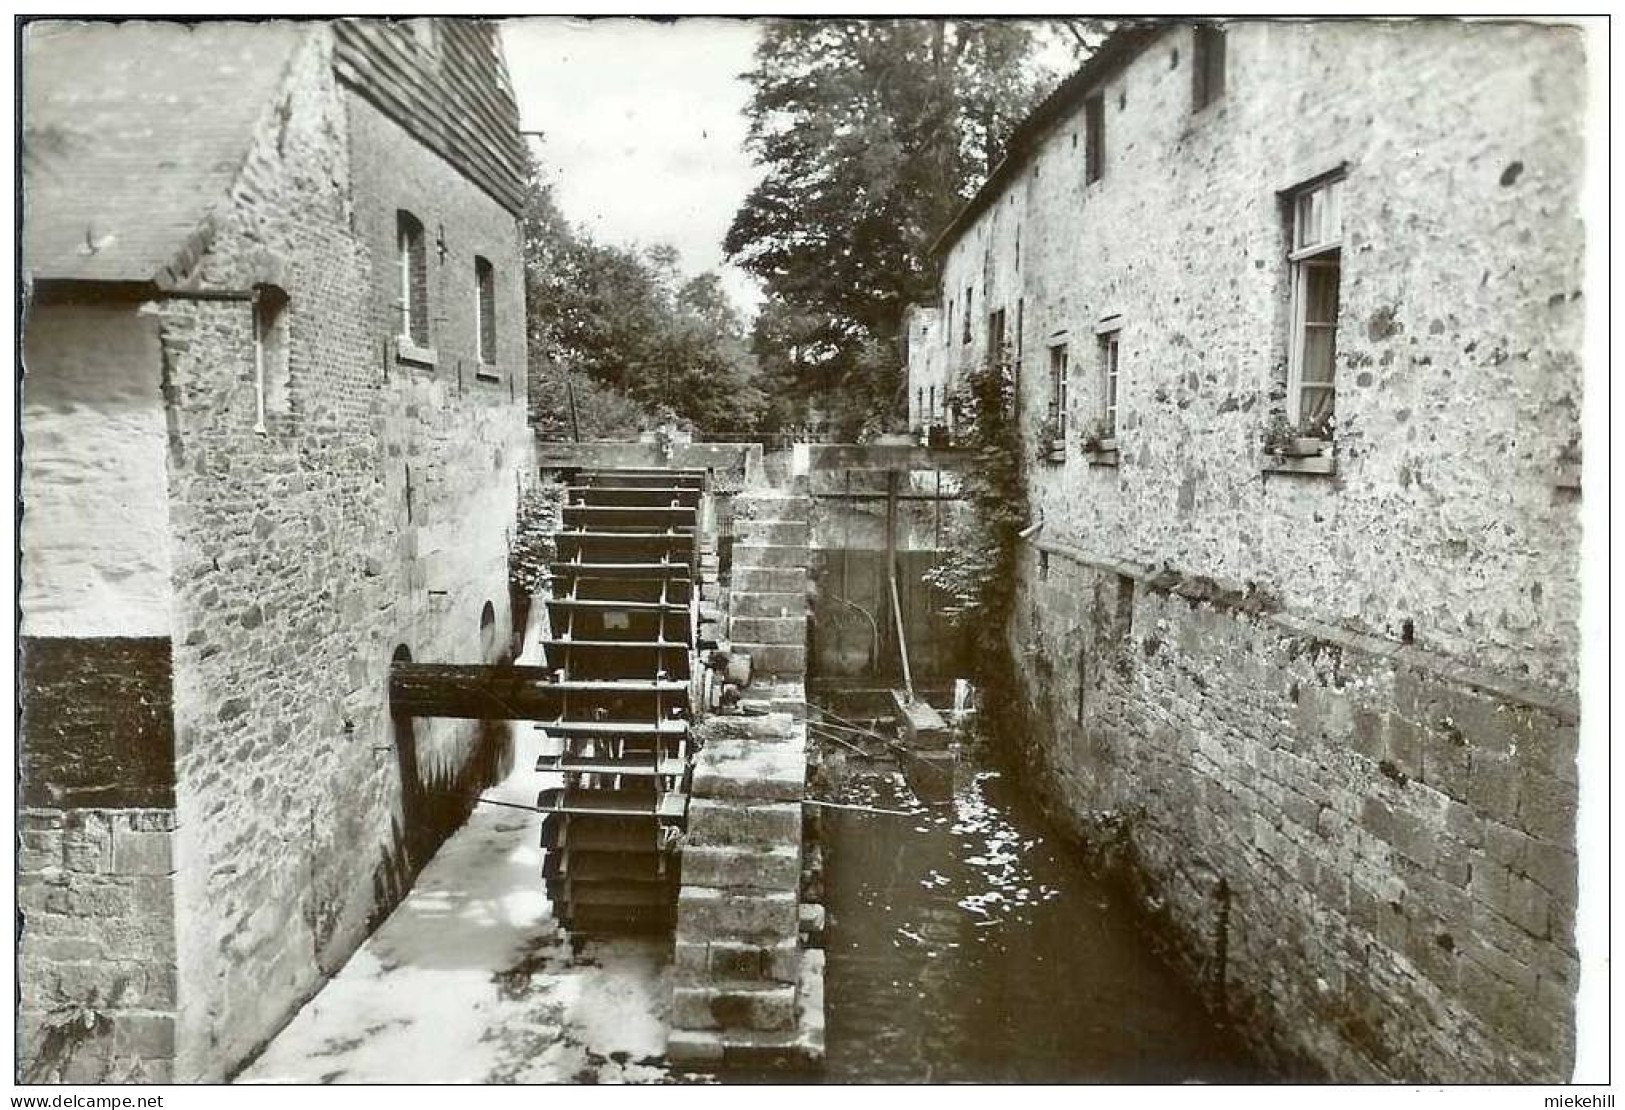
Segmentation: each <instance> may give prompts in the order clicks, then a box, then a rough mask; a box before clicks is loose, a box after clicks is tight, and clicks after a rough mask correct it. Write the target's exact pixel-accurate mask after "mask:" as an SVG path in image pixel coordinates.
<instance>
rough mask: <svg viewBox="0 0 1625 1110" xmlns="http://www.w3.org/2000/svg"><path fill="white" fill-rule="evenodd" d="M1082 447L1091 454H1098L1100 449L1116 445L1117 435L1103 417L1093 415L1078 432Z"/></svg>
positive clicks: (1112, 448)
mask: <svg viewBox="0 0 1625 1110" xmlns="http://www.w3.org/2000/svg"><path fill="white" fill-rule="evenodd" d="M1079 437H1080V441H1081V442H1082V444H1083V449H1084V450H1085V451H1087V452H1089V453H1090V454H1091V455H1098V454H1100V453H1101V452H1102V451H1111V450H1114V449H1115V448H1116V446H1117V437H1116V435H1115V434H1114V432H1113V429H1112V428H1111V426H1110V425H1108V424H1107V423H1106V421H1105V419H1104V418H1103V417H1099V416H1097V417H1095V418H1094V419H1093V420H1091V421H1089V422H1088V423H1087V424H1085V425H1084V426H1083V428H1082V430H1081V431H1080V432H1079Z"/></svg>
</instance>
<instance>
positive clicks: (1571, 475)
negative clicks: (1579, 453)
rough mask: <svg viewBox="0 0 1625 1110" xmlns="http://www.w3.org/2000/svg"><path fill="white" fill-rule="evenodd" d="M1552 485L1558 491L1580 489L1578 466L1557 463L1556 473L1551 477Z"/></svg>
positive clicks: (1577, 464)
mask: <svg viewBox="0 0 1625 1110" xmlns="http://www.w3.org/2000/svg"><path fill="white" fill-rule="evenodd" d="M1552 485H1554V486H1556V487H1557V488H1558V489H1579V488H1580V464H1579V463H1559V464H1558V465H1557V473H1556V474H1555V475H1553V477H1552Z"/></svg>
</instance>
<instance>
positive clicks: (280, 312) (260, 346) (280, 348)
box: [254, 285, 289, 435]
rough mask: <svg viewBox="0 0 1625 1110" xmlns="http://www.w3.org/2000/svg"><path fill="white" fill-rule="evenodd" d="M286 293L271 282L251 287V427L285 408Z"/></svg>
mask: <svg viewBox="0 0 1625 1110" xmlns="http://www.w3.org/2000/svg"><path fill="white" fill-rule="evenodd" d="M288 378H289V372H288V294H287V293H285V292H283V291H282V290H281V289H278V288H277V287H276V286H274V285H256V286H255V287H254V430H255V431H256V432H259V433H260V434H261V435H264V434H265V432H266V427H265V418H266V417H267V416H268V415H271V414H273V413H276V414H281V413H285V412H287V411H288Z"/></svg>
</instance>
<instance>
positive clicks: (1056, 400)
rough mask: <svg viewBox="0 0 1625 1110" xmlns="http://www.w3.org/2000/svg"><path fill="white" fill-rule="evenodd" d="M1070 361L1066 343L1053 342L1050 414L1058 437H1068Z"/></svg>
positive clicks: (1050, 350)
mask: <svg viewBox="0 0 1625 1110" xmlns="http://www.w3.org/2000/svg"><path fill="white" fill-rule="evenodd" d="M1067 377H1068V361H1067V350H1066V344H1065V343H1052V344H1050V348H1049V416H1050V421H1051V422H1052V423H1053V424H1054V425H1055V434H1056V436H1057V437H1058V438H1062V439H1064V438H1065V437H1066V405H1067V402H1066V388H1067Z"/></svg>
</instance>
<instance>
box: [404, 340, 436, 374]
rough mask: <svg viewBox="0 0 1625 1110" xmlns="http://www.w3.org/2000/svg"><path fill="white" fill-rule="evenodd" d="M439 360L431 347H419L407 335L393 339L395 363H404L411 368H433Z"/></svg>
mask: <svg viewBox="0 0 1625 1110" xmlns="http://www.w3.org/2000/svg"><path fill="white" fill-rule="evenodd" d="M438 360H439V356H438V355H436V354H435V350H434V348H433V347H420V346H418V345H417V344H416V343H414V342H413V341H412V337H411V336H408V335H397V336H396V337H395V361H396V362H405V363H409V364H411V365H413V366H430V367H432V366H434V364H435V363H436V362H437V361H438Z"/></svg>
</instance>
